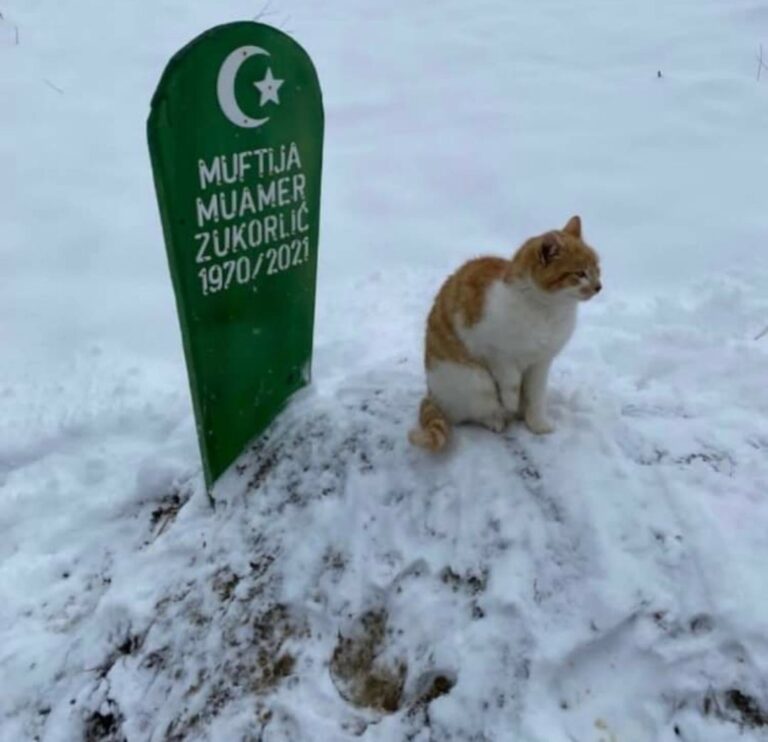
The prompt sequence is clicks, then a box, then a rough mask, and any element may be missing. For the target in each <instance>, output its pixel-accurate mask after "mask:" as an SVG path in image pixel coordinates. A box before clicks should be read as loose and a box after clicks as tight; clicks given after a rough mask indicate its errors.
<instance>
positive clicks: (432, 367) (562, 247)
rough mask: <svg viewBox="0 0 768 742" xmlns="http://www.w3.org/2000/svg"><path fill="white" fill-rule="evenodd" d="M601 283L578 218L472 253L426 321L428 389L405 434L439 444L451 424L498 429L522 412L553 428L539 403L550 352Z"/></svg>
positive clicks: (539, 427) (538, 425)
mask: <svg viewBox="0 0 768 742" xmlns="http://www.w3.org/2000/svg"><path fill="white" fill-rule="evenodd" d="M601 288H602V286H601V283H600V265H599V261H598V256H597V253H595V251H594V250H593V249H592V248H591V247H590V246H589V245H587V244H586V242H584V240H583V239H582V234H581V220H580V218H579V217H578V216H574V217H572V218H571V219H570V220H569V221H568V223H567V224H566V225H565V227H563V229H562V230H554V231H551V232H546V233H545V234H542V235H539V236H537V237H532V238H531V239H529V240H527V241H526V242H525V243H524V244H523V245H522V246H521V247H520V249H519V250H518V251H517V252H516V253H515V255H514V256H513V257H512V259H511V260H505V259H503V258H494V257H486V258H477V259H475V260H470V261H469V262H468V263H465V264H464V265H463V266H462V267H461V268H459V270H458V271H456V273H454V274H453V275H452V276H450V277H449V278H448V279H447V280H446V282H445V283H444V284H443V286H442V288H441V289H440V291H439V293H438V295H437V298H436V299H435V303H434V305H433V307H432V311H431V312H430V313H429V318H428V320H427V337H426V353H425V364H426V369H427V388H428V390H429V392H428V395H427V397H426V398H425V399H424V401H423V402H422V403H421V409H420V411H419V427H418V428H416V429H414V430H412V431H411V433H410V435H409V439H410V441H411V443H413V444H414V445H417V446H421V447H423V448H427V449H430V450H432V451H437V450H439V449H441V448H442V447H443V446H444V445H445V444H446V442H447V440H448V436H449V433H450V429H451V425H452V424H455V423H463V422H471V423H480V424H481V425H485V426H486V427H488V428H490V429H491V430H494V431H496V432H500V431H502V430H503V429H504V428H505V426H506V424H507V422H508V421H509V419H510V418H512V417H515V416H516V415H518V414H519V415H520V416H521V417H522V418H523V419H524V420H525V423H526V425H527V426H528V428H529V429H530V430H531V431H533V432H534V433H549V432H551V431H552V430H553V428H552V425H551V424H550V422H549V421H548V419H547V416H546V410H545V401H546V388H547V377H548V374H549V368H550V365H551V363H552V360H553V359H554V358H555V356H556V355H557V354H558V353H559V352H560V351H561V350H562V348H563V346H564V345H565V344H566V343H567V342H568V339H569V338H570V337H571V334H572V333H573V330H574V328H575V326H576V310H577V306H578V304H579V302H581V301H585V300H587V299H591V298H592V297H593V296H594V295H595V294H596V293H597V292H598V291H600V289H601Z"/></svg>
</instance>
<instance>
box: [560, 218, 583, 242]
mask: <svg viewBox="0 0 768 742" xmlns="http://www.w3.org/2000/svg"><path fill="white" fill-rule="evenodd" d="M563 232H565V233H566V234H569V235H571V236H573V237H578V238H579V239H581V217H580V216H572V217H571V218H570V219H569V220H568V224H566V225H565V226H564V227H563Z"/></svg>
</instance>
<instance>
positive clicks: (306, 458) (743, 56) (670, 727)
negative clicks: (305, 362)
mask: <svg viewBox="0 0 768 742" xmlns="http://www.w3.org/2000/svg"><path fill="white" fill-rule="evenodd" d="M0 14H2V18H0V134H2V136H0V258H1V260H2V262H1V263H0V264H1V265H2V267H3V277H4V281H3V290H2V292H0V316H2V318H3V321H2V323H0V348H2V356H1V360H2V363H0V534H2V539H0V688H2V693H1V694H0V739H2V740H9V741H11V740H13V741H16V740H27V739H29V740H33V739H39V740H45V741H46V742H49V741H51V742H53V741H59V740H62V741H63V740H81V739H85V740H89V741H95V740H114V741H116V740H128V741H129V742H134V740H165V739H169V740H182V739H184V740H187V739H189V740H196V739H210V740H226V741H227V742H228V741H229V740H240V739H243V740H245V739H249V740H258V739H261V740H265V741H269V742H282V741H283V740H296V741H304V740H312V741H315V740H318V741H321V742H326V741H327V742H336V741H337V740H339V741H340V740H349V739H358V738H359V739H363V740H382V741H383V740H387V741H390V740H393V741H395V742H400V741H401V740H413V741H414V742H427V740H432V741H434V742H443V741H444V740H445V741H448V740H455V741H457V742H458V741H461V742H469V741H470V740H472V741H473V742H480V741H481V740H483V741H490V740H493V741H497V740H498V741H500V742H505V741H507V740H510V741H512V742H517V741H518V740H520V741H521V742H656V741H659V742H677V741H678V740H682V741H683V742H731V741H734V740H745V742H749V741H752V740H759V739H764V738H765V737H766V735H768V680H766V678H768V636H767V635H766V626H768V576H766V566H765V565H766V564H767V563H768V383H767V382H766V379H767V378H768V337H765V338H763V339H762V340H755V337H756V336H757V335H758V334H759V333H760V331H761V330H762V329H763V328H764V327H765V326H766V325H768V291H766V288H767V287H768V252H767V250H768V181H766V178H765V173H766V172H768V145H767V141H768V140H766V132H768V70H766V71H764V72H763V73H762V75H761V79H760V80H758V79H757V60H756V54H757V52H758V49H759V46H760V44H761V43H762V44H763V45H764V48H765V49H766V50H767V51H766V56H768V4H766V3H765V2H764V1H758V0H678V2H676V3H666V2H661V0H649V1H648V2H643V3H636V2H629V1H628V0H613V2H607V0H583V1H582V2H579V3H576V2H566V0H538V1H537V2H520V1H515V2H511V1H509V2H503V1H502V0H482V1H481V2H475V3H462V2H458V1H457V0H446V2H443V3H439V4H438V3H428V2H422V3H406V2H404V1H403V0H393V1H392V2H388V3H377V4H373V3H369V4H361V3H355V2H352V0H343V1H342V0H334V2H332V3H324V4H318V3H316V2H310V1H309V0H286V1H285V2H280V3H277V2H273V3H272V4H271V5H268V6H266V7H265V6H260V5H253V4H249V3H245V2H241V1H240V0H237V1H234V0H231V1H230V2H227V3H226V4H223V3H217V4H213V3H202V2H194V3H193V2H181V0H162V2H156V3H151V4H150V3H143V4H139V3H135V2H134V3H131V2H128V1H127V0H121V1H119V2H114V3H102V4H97V3H90V2H86V1H85V0H72V1H71V2H69V3H53V2H51V0H23V1H22V0H0ZM256 15H262V19H263V20H264V21H266V22H269V23H272V24H274V25H277V26H278V27H281V28H283V29H284V30H287V31H289V32H290V33H292V34H293V35H294V36H295V38H296V39H297V40H298V41H299V42H300V43H302V44H303V45H304V46H305V48H307V50H308V51H309V52H310V54H311V56H312V57H313V59H314V61H315V63H316V65H317V68H318V72H319V75H320V81H321V84H322V86H323V90H324V95H325V104H326V113H327V130H326V135H327V138H326V149H325V173H324V193H323V209H324V213H323V225H322V232H321V265H320V277H319V286H318V316H317V333H316V349H315V364H314V378H315V383H314V384H313V386H312V387H311V388H310V389H308V390H306V391H305V392H303V393H302V394H300V395H299V396H298V397H297V399H296V400H295V401H294V402H293V403H292V404H291V406H290V407H289V409H288V410H287V411H286V413H285V414H284V415H283V416H282V417H281V418H280V419H279V420H278V421H277V422H276V424H275V425H274V426H273V428H272V429H271V430H270V431H269V433H268V434H267V435H266V436H265V437H264V438H263V439H261V440H260V441H258V442H256V443H255V444H254V446H253V448H252V449H251V450H249V451H248V452H246V454H245V455H244V456H243V457H242V459H241V460H240V461H239V462H238V465H237V466H236V467H235V468H234V469H233V470H232V471H231V472H230V473H229V474H228V475H227V476H226V478H225V480H224V481H223V482H222V483H221V487H220V499H219V505H218V506H217V508H216V510H215V511H212V510H211V509H210V507H209V505H208V502H207V499H206V497H205V494H204V492H203V487H202V476H201V470H200V463H199V456H198V452H197V442H196V440H195V434H194V424H193V419H192V411H191V404H190V400H189V396H188V391H187V384H186V376H185V369H184V365H183V356H182V349H181V343H180V338H179V333H178V329H177V320H176V317H175V310H174V305H173V296H172V293H171V286H170V280H169V276H168V271H167V267H166V263H165V253H164V248H163V245H162V242H161V234H160V227H159V220H158V217H157V208H156V204H155V201H154V191H153V187H152V182H151V174H150V168H149V162H148V156H147V151H146V144H145V139H144V122H145V119H146V115H147V113H148V105H149V99H150V96H151V94H152V91H153V89H154V86H155V84H156V82H157V80H158V79H159V76H160V73H161V72H162V69H163V66H164V64H165V62H166V61H167V60H168V58H169V57H170V55H171V54H172V53H173V52H174V51H175V50H176V49H177V48H179V47H180V46H181V45H183V44H184V43H185V42H186V41H188V40H189V39H190V38H192V37H193V36H195V35H196V34H198V33H199V32H200V31H202V30H204V29H205V28H207V27H210V26H212V25H215V24H217V23H221V22H224V21H227V20H233V19H238V18H253V17H255V16H256ZM659 72H660V73H661V76H660V77H659ZM572 213H580V214H581V216H582V217H583V219H584V225H585V231H586V234H587V237H588V238H589V239H590V240H591V242H592V243H593V244H594V246H595V247H596V248H597V249H598V251H599V252H600V253H601V255H602V258H603V276H604V284H605V291H604V292H603V293H602V294H601V295H600V297H599V298H598V299H596V300H594V301H593V302H590V303H589V304H588V305H586V306H584V307H583V310H582V316H581V323H580V326H579V328H578V330H577V333H576V336H575V338H574V340H573V342H572V344H571V345H570V346H569V347H568V348H567V350H566V352H565V353H564V354H563V356H562V357H561V359H560V360H559V362H558V364H557V366H556V370H555V372H554V375H553V380H552V386H553V389H552V396H551V401H550V406H551V412H552V417H553V419H554V420H555V421H556V422H557V424H558V430H557V432H556V433H554V434H553V435H552V436H549V437H546V438H537V437H533V436H531V435H530V434H528V433H527V432H526V431H525V430H523V429H521V428H517V427H512V428H510V430H509V431H507V433H506V434H505V435H503V436H494V435H492V434H490V433H487V432H485V431H482V430H475V429H462V430H460V431H459V432H458V434H457V436H456V441H455V445H454V447H453V448H452V449H451V450H450V451H449V452H448V453H446V454H445V455H441V456H439V457H433V458H431V457H428V456H426V455H425V454H423V453H422V452H419V451H416V450H413V449H411V448H410V447H409V446H408V445H407V442H406V438H405V435H406V432H407V429H408V427H409V426H410V425H411V423H412V421H413V419H414V415H415V410H416V406H417V404H418V401H419V399H420V397H421V394H422V390H423V375H422V371H421V339H422V338H421V334H422V325H423V321H424V316H425V313H426V311H427V308H428V306H429V303H430V301H431V299H432V295H433V294H434V292H435V291H436V289H437V287H438V285H439V283H440V281H441V280H442V278H443V276H444V275H445V274H446V273H447V272H448V271H450V270H452V269H453V268H454V267H455V266H456V265H458V264H459V263H460V262H461V261H463V260H464V259H466V258H467V257H470V256H472V255H474V254H477V253H481V252H491V253H510V252H511V251H512V250H513V249H514V248H515V247H516V246H517V244H519V242H520V241H521V240H522V239H523V238H524V237H526V236H528V235H529V234H531V233H534V232H538V231H542V230H544V229H547V228H550V227H553V226H557V225H559V224H561V223H563V222H564V221H565V220H566V219H567V218H568V217H569V216H570V215H571V214H572Z"/></svg>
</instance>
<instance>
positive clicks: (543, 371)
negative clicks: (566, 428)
mask: <svg viewBox="0 0 768 742" xmlns="http://www.w3.org/2000/svg"><path fill="white" fill-rule="evenodd" d="M551 364H552V361H551V360H547V361H542V362H540V363H534V364H533V366H531V367H530V368H528V369H527V370H526V372H525V374H523V395H522V402H523V417H524V418H525V424H526V425H527V426H528V429H529V430H530V431H531V432H532V433H536V434H538V435H544V434H545V433H551V432H552V431H553V430H554V429H555V428H554V426H553V425H552V423H551V422H549V420H548V419H547V412H546V400H547V379H548V377H549V367H550V365H551Z"/></svg>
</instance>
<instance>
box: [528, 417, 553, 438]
mask: <svg viewBox="0 0 768 742" xmlns="http://www.w3.org/2000/svg"><path fill="white" fill-rule="evenodd" d="M525 424H526V425H527V426H528V430H530V431H531V433H536V435H546V434H547V433H552V432H553V431H554V429H555V426H554V425H552V423H551V422H549V420H547V419H546V418H545V417H539V416H538V415H526V416H525Z"/></svg>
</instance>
